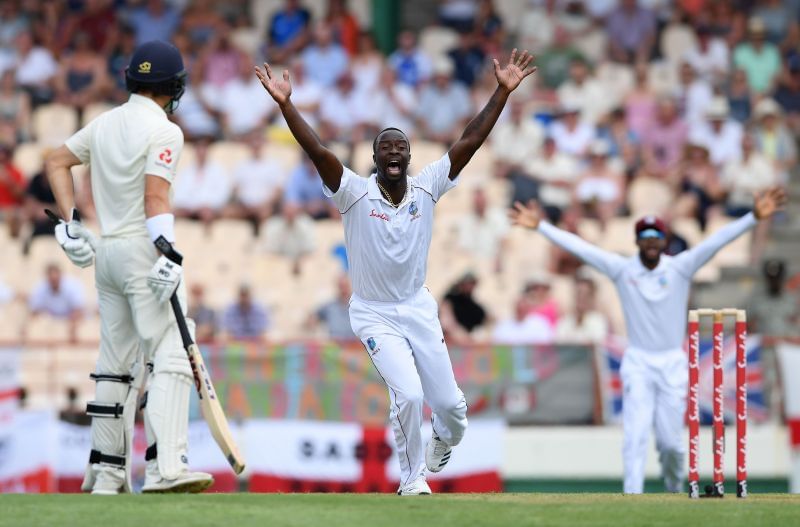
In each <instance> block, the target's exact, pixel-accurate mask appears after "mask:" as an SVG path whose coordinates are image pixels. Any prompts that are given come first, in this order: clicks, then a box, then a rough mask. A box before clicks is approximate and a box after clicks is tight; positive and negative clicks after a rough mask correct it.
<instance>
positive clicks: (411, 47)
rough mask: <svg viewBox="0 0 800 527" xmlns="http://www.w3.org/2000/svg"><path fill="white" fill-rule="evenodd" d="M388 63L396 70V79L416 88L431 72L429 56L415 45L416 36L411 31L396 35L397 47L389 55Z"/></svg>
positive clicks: (431, 64) (431, 65) (431, 66)
mask: <svg viewBox="0 0 800 527" xmlns="http://www.w3.org/2000/svg"><path fill="white" fill-rule="evenodd" d="M389 65H390V66H391V67H392V68H394V70H395V71H396V72H397V80H399V81H400V82H403V83H405V84H408V85H409V86H413V87H414V88H416V87H417V86H419V85H420V84H422V83H423V82H425V81H427V80H428V79H429V78H430V76H431V74H432V73H433V63H432V62H431V59H430V57H428V55H427V54H426V53H425V52H424V51H422V50H421V49H419V47H417V37H416V36H415V35H414V33H412V32H411V31H401V32H400V34H399V35H398V36H397V49H396V50H395V51H394V52H393V53H392V54H391V55H389Z"/></svg>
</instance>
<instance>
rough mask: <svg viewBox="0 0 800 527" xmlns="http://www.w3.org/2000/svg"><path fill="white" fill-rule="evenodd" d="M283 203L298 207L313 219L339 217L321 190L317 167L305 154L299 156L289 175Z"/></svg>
mask: <svg viewBox="0 0 800 527" xmlns="http://www.w3.org/2000/svg"><path fill="white" fill-rule="evenodd" d="M283 204H284V206H290V205H293V206H295V207H297V208H300V209H301V210H302V212H304V213H305V214H307V215H309V216H311V217H312V218H314V219H315V220H319V219H322V218H338V217H339V211H338V210H337V209H336V207H335V206H334V205H333V204H332V203H331V201H330V199H328V198H327V197H326V196H325V193H324V192H322V185H320V184H319V175H318V174H317V169H316V167H315V166H314V163H312V162H311V159H310V158H309V157H308V156H307V155H306V154H302V155H301V156H300V164H299V165H297V167H295V169H294V170H293V171H292V173H291V174H290V175H289V179H288V181H287V183H286V189H285V190H284V192H283Z"/></svg>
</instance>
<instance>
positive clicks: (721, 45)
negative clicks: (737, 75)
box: [684, 23, 730, 84]
mask: <svg viewBox="0 0 800 527" xmlns="http://www.w3.org/2000/svg"><path fill="white" fill-rule="evenodd" d="M695 34H696V35H697V42H696V44H695V45H694V47H692V48H691V49H689V51H687V52H686V54H685V56H684V60H685V61H686V62H688V63H689V64H691V66H692V68H694V71H696V72H697V74H698V75H699V76H700V78H701V79H703V80H704V81H706V82H708V83H711V84H716V83H717V82H718V81H720V80H723V79H724V78H725V77H727V75H728V69H729V68H730V50H729V49H728V44H727V43H726V42H725V40H724V39H722V38H720V37H718V36H715V35H714V33H713V31H712V29H711V26H709V25H708V24H705V23H701V24H699V25H698V26H697V28H696V30H695Z"/></svg>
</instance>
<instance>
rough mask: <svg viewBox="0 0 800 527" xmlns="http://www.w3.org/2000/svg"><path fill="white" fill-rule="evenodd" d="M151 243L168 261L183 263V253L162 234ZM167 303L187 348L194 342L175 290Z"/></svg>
mask: <svg viewBox="0 0 800 527" xmlns="http://www.w3.org/2000/svg"><path fill="white" fill-rule="evenodd" d="M153 243H155V245H156V249H158V250H159V251H160V252H161V254H163V255H164V256H166V257H167V259H168V260H169V261H171V262H174V263H176V264H178V265H181V264H183V255H182V254H181V253H179V252H178V251H177V250H175V247H173V246H172V244H171V243H169V241H167V239H166V238H164V236H159V237H158V238H156V241H155V242H153ZM169 303H170V304H171V305H172V312H173V313H174V314H175V321H176V322H177V323H178V331H180V333H181V341H183V347H184V348H188V347H189V346H191V345H192V344H194V340H192V336H191V335H190V334H189V328H188V327H187V326H186V318H185V317H184V316H183V309H182V308H181V303H180V301H178V292H177V290H176V291H175V292H174V293H172V296H171V297H170V298H169Z"/></svg>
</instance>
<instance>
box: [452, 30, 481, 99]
mask: <svg viewBox="0 0 800 527" xmlns="http://www.w3.org/2000/svg"><path fill="white" fill-rule="evenodd" d="M447 56H448V57H450V60H452V61H453V66H454V75H453V78H454V79H455V80H456V81H458V82H460V83H462V84H464V85H465V86H467V87H469V88H471V87H472V86H473V85H474V84H475V81H476V80H477V79H478V78H479V77H480V75H481V71H483V66H484V64H485V61H486V55H485V54H484V52H483V49H482V48H481V47H480V45H478V42H477V40H476V38H475V34H474V33H461V34H460V35H459V36H458V46H456V47H455V48H453V49H451V50H450V51H448V52H447Z"/></svg>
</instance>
